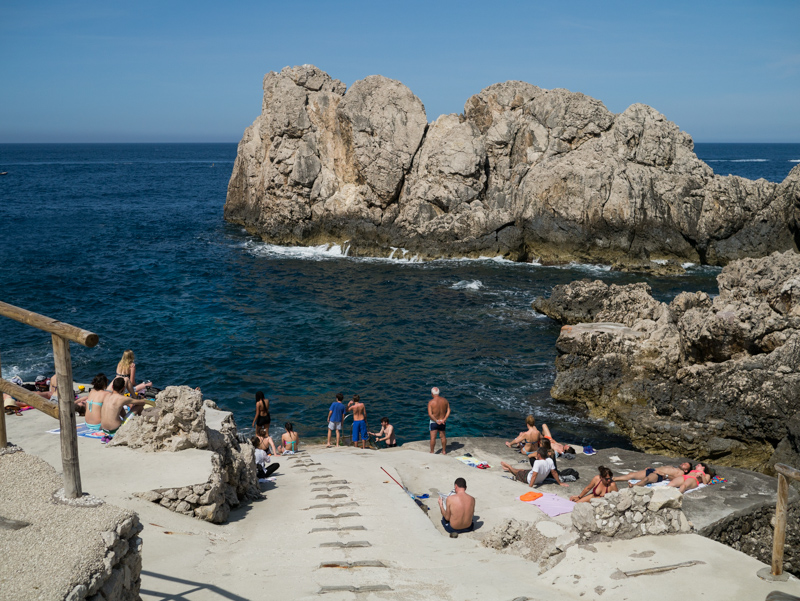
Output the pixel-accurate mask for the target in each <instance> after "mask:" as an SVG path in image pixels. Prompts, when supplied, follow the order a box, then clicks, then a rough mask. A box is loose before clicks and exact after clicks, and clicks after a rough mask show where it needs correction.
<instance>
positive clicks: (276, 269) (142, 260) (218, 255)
mask: <svg viewBox="0 0 800 601" xmlns="http://www.w3.org/2000/svg"><path fill="white" fill-rule="evenodd" d="M695 148H696V152H697V154H698V156H699V157H700V158H701V159H703V160H705V161H707V162H708V164H709V165H711V166H712V168H713V169H714V170H715V172H717V173H721V174H723V175H727V174H728V173H732V174H735V175H740V176H743V177H749V178H751V179H756V178H758V177H764V178H766V179H768V180H771V181H778V182H779V181H782V180H783V179H784V178H785V177H786V174H787V173H788V172H789V170H790V169H791V168H792V167H793V166H795V165H796V164H798V162H800V144H749V143H748V144H732V143H724V144H703V143H698V144H696V145H695ZM236 149H237V144H235V143H212V144H202V143H156V144H147V143H70V144H63V143H52V144H42V143H30V144H23V143H18V144H0V172H8V175H5V176H2V177H0V196H2V198H3V202H2V203H0V221H1V222H2V223H3V224H4V226H5V227H4V232H3V244H0V287H1V288H2V292H0V298H2V300H3V301H5V302H8V303H11V304H14V305H18V306H21V307H24V308H26V309H29V310H31V311H35V312H37V313H42V314H44V315H47V316H50V317H53V318H56V319H59V320H61V321H65V322H67V323H71V324H73V325H76V326H79V327H82V328H85V329H88V330H91V331H94V332H96V333H97V334H99V336H100V344H99V345H98V346H97V347H96V348H93V349H86V348H83V347H81V346H79V345H76V344H73V345H72V356H73V371H74V375H75V378H76V380H77V381H82V382H89V381H91V379H92V378H93V377H94V375H95V374H97V373H98V372H105V373H106V374H113V373H114V368H115V366H116V364H117V361H119V358H120V357H121V355H122V351H124V350H125V349H128V348H130V349H133V350H134V351H135V353H136V362H137V378H139V379H140V380H141V379H151V380H153V381H154V383H155V385H156V386H158V387H160V388H163V387H165V386H167V385H173V384H175V385H178V384H185V385H189V386H192V387H195V386H200V387H201V388H202V390H203V392H204V395H205V396H206V398H211V399H214V400H215V401H216V402H217V403H218V404H219V405H220V406H221V407H222V408H224V409H227V410H229V411H232V412H233V413H234V416H235V418H236V421H237V425H238V426H239V428H240V429H241V431H243V432H245V433H247V432H249V431H250V427H251V423H252V420H253V412H254V411H253V410H254V394H255V392H256V391H258V390H263V391H264V392H265V393H266V394H267V397H268V398H269V399H270V400H271V407H270V410H271V413H272V427H271V431H272V433H273V434H275V435H278V434H279V433H280V431H281V430H282V425H283V423H284V422H286V421H291V422H293V423H294V425H295V428H296V429H298V430H299V431H300V433H301V436H302V437H305V436H315V437H316V436H323V435H324V434H325V417H326V415H327V410H328V406H329V405H330V402H331V400H332V399H333V396H334V395H335V394H336V393H337V392H343V393H344V394H345V395H347V398H349V397H350V396H352V395H353V394H360V395H361V398H362V400H364V401H366V406H367V417H368V420H369V422H370V428H371V429H373V430H374V429H375V428H374V426H377V423H378V420H379V419H380V418H381V417H384V416H386V417H389V418H390V419H391V420H392V423H393V424H394V425H395V426H396V428H397V434H398V439H399V441H400V442H406V441H409V440H419V439H423V438H425V437H426V436H427V435H428V434H427V430H428V420H427V413H426V401H427V399H428V398H430V394H429V391H430V388H431V387H432V386H438V387H439V388H440V389H441V390H442V394H443V395H444V396H445V397H447V398H448V399H450V401H451V403H452V406H453V416H452V418H451V420H450V422H448V434H449V435H450V436H504V437H508V438H510V437H512V436H514V435H516V433H517V432H519V431H520V430H522V429H524V419H525V416H526V415H527V414H529V413H530V414H533V415H534V416H535V417H536V419H537V422H538V423H543V422H544V423H547V424H548V425H549V426H550V427H551V429H552V430H553V432H554V435H555V437H556V439H557V440H562V439H563V440H565V441H567V442H574V443H576V444H584V443H585V444H592V445H593V446H596V447H600V448H603V447H609V446H621V447H625V448H629V447H630V442H629V441H628V440H627V438H625V437H624V436H622V435H621V434H620V433H619V432H618V431H617V429H616V427H615V425H614V424H613V423H607V422H604V421H601V420H597V419H594V418H592V417H591V416H589V415H588V413H587V411H586V409H585V408H584V407H582V406H580V405H577V404H572V403H562V402H558V401H555V400H554V399H552V398H551V397H550V395H549V390H550V387H551V386H552V384H553V381H554V378H555V365H554V360H555V357H556V350H555V341H556V338H557V336H558V332H559V330H560V326H559V324H557V323H555V322H554V321H552V320H550V319H548V318H547V317H545V316H543V315H541V314H539V313H537V312H536V311H535V310H534V309H533V308H532V306H531V303H532V301H533V300H534V299H535V298H536V297H538V296H542V295H548V294H549V293H550V291H551V290H552V287H553V286H554V285H557V284H564V283H567V282H570V281H573V280H576V279H581V278H585V277H591V278H595V279H602V280H603V281H605V282H608V283H617V284H626V283H630V282H634V281H646V282H647V283H648V284H649V285H650V286H651V287H652V290H653V294H654V296H655V297H656V298H658V299H659V300H662V301H665V302H668V301H670V300H671V299H672V298H674V297H675V296H676V295H677V294H678V293H680V292H681V291H684V290H689V291H697V290H702V291H706V292H709V293H712V294H713V293H716V292H717V284H716V280H715V277H716V275H717V274H718V273H719V269H718V268H713V267H708V266H700V265H690V266H688V272H687V274H685V275H682V276H675V277H670V278H651V277H643V276H639V275H635V274H623V273H618V272H612V271H610V268H609V266H607V265H578V264H572V265H563V266H550V267H548V266H540V265H536V264H530V263H512V262H510V261H504V260H502V259H499V258H497V257H494V258H492V257H486V258H483V259H480V260H439V261H430V262H426V263H419V262H414V261H412V260H409V259H408V258H405V259H392V260H386V259H369V258H355V257H348V256H346V252H344V251H343V250H342V249H341V248H339V247H338V246H329V245H324V246H320V247H281V246H275V245H270V244H266V243H264V242H262V241H261V240H260V239H258V238H256V237H253V236H251V235H249V234H248V233H247V232H246V231H244V230H243V229H242V228H241V227H238V226H235V225H232V224H229V223H227V222H225V221H224V219H223V217H222V212H223V205H224V203H225V196H226V191H227V185H228V181H229V179H230V175H231V171H232V168H233V162H234V160H235V157H236ZM0 357H2V375H3V377H5V378H8V377H11V376H14V375H18V376H20V377H22V378H23V379H24V380H33V379H34V378H35V377H36V376H37V375H50V374H51V373H52V370H53V356H52V348H51V344H50V339H49V336H47V335H42V334H41V333H39V332H36V331H34V330H31V329H30V328H28V327H26V326H23V325H21V324H18V323H16V322H13V321H11V320H7V319H0ZM21 419H24V418H21Z"/></svg>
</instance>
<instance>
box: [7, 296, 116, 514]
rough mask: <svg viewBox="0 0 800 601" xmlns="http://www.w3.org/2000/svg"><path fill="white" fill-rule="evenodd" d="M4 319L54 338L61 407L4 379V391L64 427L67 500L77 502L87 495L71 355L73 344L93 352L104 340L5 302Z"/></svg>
mask: <svg viewBox="0 0 800 601" xmlns="http://www.w3.org/2000/svg"><path fill="white" fill-rule="evenodd" d="M0 315H2V316H4V317H8V318H10V319H15V320H17V321H20V322H22V323H24V324H27V325H29V326H31V327H34V328H36V329H38V330H42V331H44V332H49V333H50V334H52V339H53V359H54V362H55V372H56V386H57V391H58V405H56V404H55V403H53V402H51V401H48V400H47V399H45V398H42V397H40V396H39V395H37V394H34V393H32V392H30V391H29V390H25V389H24V388H22V387H20V386H17V385H15V384H12V383H11V382H9V381H7V380H4V379H2V378H0V391H2V392H4V393H6V394H9V395H11V396H13V397H14V398H15V399H17V400H19V401H22V402H23V403H26V404H28V405H30V406H31V407H33V408H35V409H38V410H39V411H42V412H44V413H46V414H47V415H49V416H51V417H55V418H56V419H58V421H59V424H60V427H61V465H62V466H63V469H64V496H65V497H67V498H68V499H77V498H79V497H81V496H82V495H83V491H82V490H81V470H80V464H79V462H78V434H77V429H76V424H77V422H76V420H75V391H74V388H73V383H72V358H71V356H70V352H69V343H70V341H73V342H77V343H78V344H82V345H83V346H86V347H90V348H91V347H93V346H96V345H97V343H98V342H99V340H100V339H99V338H98V336H97V334H94V333H92V332H89V331H87V330H82V329H81V328H76V327H75V326H71V325H69V324H67V323H62V322H60V321H57V320H55V319H52V318H50V317H45V316H44V315H39V314H38V313H33V312H31V311H27V310H25V309H21V308H20V307H15V306H14V305H9V304H8V303H4V302H0ZM5 419H6V418H5V411H3V412H2V413H0V448H3V449H4V448H6V445H7V444H8V436H7V434H6V423H5Z"/></svg>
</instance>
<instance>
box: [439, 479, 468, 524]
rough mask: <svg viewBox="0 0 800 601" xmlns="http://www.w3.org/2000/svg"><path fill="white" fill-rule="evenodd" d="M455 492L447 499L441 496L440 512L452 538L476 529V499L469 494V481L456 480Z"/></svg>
mask: <svg viewBox="0 0 800 601" xmlns="http://www.w3.org/2000/svg"><path fill="white" fill-rule="evenodd" d="M453 488H454V491H455V492H453V493H452V494H450V495H449V496H447V497H442V496H441V495H440V496H439V511H441V512H442V526H443V527H444V529H445V531H447V532H449V533H450V536H451V537H453V538H455V537H454V536H453V535H455V536H458V534H459V533H461V532H472V531H473V530H474V529H475V523H474V522H473V517H474V515H475V498H474V497H472V496H470V495H468V494H467V481H466V480H464V478H456V481H455V483H454V484H453Z"/></svg>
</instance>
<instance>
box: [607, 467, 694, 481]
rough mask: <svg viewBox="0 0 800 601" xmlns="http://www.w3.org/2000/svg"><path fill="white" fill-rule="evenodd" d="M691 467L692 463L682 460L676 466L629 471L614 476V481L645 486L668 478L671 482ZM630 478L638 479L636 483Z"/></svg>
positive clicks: (686, 472) (687, 471)
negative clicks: (631, 481)
mask: <svg viewBox="0 0 800 601" xmlns="http://www.w3.org/2000/svg"><path fill="white" fill-rule="evenodd" d="M691 469H692V464H691V463H689V462H688V461H684V462H683V463H681V464H679V465H678V466H674V465H659V466H657V467H648V468H645V469H643V470H639V471H637V472H630V473H629V474H625V475H624V476H615V477H614V482H626V481H627V482H628V486H629V487H630V486H647V485H648V484H655V483H657V482H663V481H664V480H669V481H670V482H672V480H674V479H675V478H679V477H681V476H683V475H684V474H688V473H689V470H691ZM630 480H638V482H637V483H636V484H631V483H630V482H629V481H630Z"/></svg>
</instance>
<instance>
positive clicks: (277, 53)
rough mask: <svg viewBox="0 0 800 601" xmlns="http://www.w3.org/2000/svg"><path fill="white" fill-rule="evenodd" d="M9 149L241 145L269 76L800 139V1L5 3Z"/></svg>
mask: <svg viewBox="0 0 800 601" xmlns="http://www.w3.org/2000/svg"><path fill="white" fill-rule="evenodd" d="M0 8H2V10H0V57H2V59H1V60H0V142H236V141H238V140H239V138H240V137H241V135H242V131H243V130H244V128H245V127H246V126H248V125H249V124H250V123H252V121H253V119H255V117H256V116H257V115H258V113H259V111H260V110H261V80H262V78H263V76H264V74H265V73H266V72H268V71H279V70H280V69H281V68H283V67H284V66H287V65H300V64H304V63H312V64H314V65H316V66H318V67H319V68H321V69H323V70H325V71H327V72H328V73H329V74H330V75H331V76H332V77H334V78H337V79H340V80H342V81H343V82H344V83H345V84H347V85H348V86H350V85H351V84H352V83H353V82H354V81H356V80H358V79H362V78H364V77H366V76H367V75H372V74H381V75H385V76H386V77H390V78H393V79H398V80H400V81H402V82H403V83H404V84H406V85H407V86H408V87H409V88H410V89H411V90H412V91H413V92H414V93H415V94H416V95H417V96H418V97H419V98H420V99H421V100H422V102H423V103H424V104H425V108H426V111H427V114H428V120H429V121H433V120H434V119H435V118H436V117H437V116H438V115H440V114H443V113H452V112H456V113H460V112H462V111H463V107H464V103H465V102H466V100H467V99H468V98H469V97H470V96H471V95H473V94H476V93H478V92H480V90H481V89H483V88H484V87H486V86H488V85H490V84H492V83H496V82H499V81H506V80H509V79H519V80H523V81H527V82H530V83H533V84H535V85H538V86H540V87H543V88H567V89H569V90H572V91H576V92H583V93H584V94H588V95H589V96H593V97H595V98H597V99H599V100H601V101H602V102H603V103H604V104H605V105H606V106H607V107H608V108H609V109H610V110H611V111H614V112H617V113H618V112H621V111H623V110H625V108H626V107H628V106H629V105H631V104H633V103H635V102H642V103H645V104H649V105H651V106H653V107H655V108H656V109H657V110H659V111H661V112H662V113H663V114H664V115H665V116H666V117H667V118H668V119H669V120H671V121H674V122H675V123H677V124H678V126H680V128H681V129H683V130H685V131H687V132H688V133H689V134H691V135H692V137H693V138H694V139H695V141H697V142H795V143H798V142H800V27H799V26H800V2H797V1H796V0H787V1H772V2H758V3H756V2H752V1H751V2H740V1H727V2H704V1H700V0H694V1H693V2H683V1H670V2H650V1H645V0H639V1H636V2H633V1H632V2H614V1H609V0H606V1H597V0H593V1H591V2H583V1H572V2H561V1H558V0H551V1H549V2H544V1H539V0H526V1H519V2H504V1H500V0H497V1H494V2H488V1H484V2H473V1H466V0H465V1H462V2H437V1H435V0H429V1H427V2H416V1H406V2H385V1H381V0H372V1H369V2H347V1H344V0H341V1H329V2H314V1H308V0H307V1H304V2H285V1H284V2H273V1H269V0H260V1H249V0H247V1H231V2H223V1H215V2H206V1H202V0H195V1H192V2H185V1H178V0H159V1H158V2H151V1H149V0H139V1H137V2H127V1H113V2H109V1H107V0H105V1H102V2H100V1H96V2H95V1H87V2H70V1H68V0H67V1H50V0H41V1H31V0H22V1H18V0H2V4H1V5H0Z"/></svg>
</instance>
